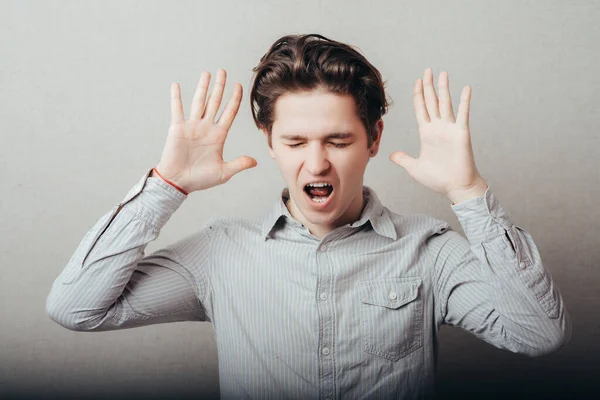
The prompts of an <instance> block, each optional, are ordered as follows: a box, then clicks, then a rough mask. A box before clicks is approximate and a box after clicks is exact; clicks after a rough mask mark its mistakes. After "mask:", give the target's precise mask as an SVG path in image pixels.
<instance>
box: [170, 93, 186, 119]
mask: <svg viewBox="0 0 600 400" xmlns="http://www.w3.org/2000/svg"><path fill="white" fill-rule="evenodd" d="M182 122H185V119H184V116H183V105H181V89H180V88H179V83H171V124H172V125H175V124H179V123H182Z"/></svg>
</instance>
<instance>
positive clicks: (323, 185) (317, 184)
mask: <svg viewBox="0 0 600 400" xmlns="http://www.w3.org/2000/svg"><path fill="white" fill-rule="evenodd" d="M306 186H312V187H325V186H331V185H330V184H329V183H309V184H308V185H306Z"/></svg>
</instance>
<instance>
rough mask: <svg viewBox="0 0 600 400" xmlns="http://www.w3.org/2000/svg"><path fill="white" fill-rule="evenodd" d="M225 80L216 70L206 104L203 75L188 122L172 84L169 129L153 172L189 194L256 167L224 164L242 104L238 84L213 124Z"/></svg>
mask: <svg viewBox="0 0 600 400" xmlns="http://www.w3.org/2000/svg"><path fill="white" fill-rule="evenodd" d="M226 80H227V73H226V72H225V70H223V69H220V70H218V71H217V79H216V82H215V83H214V85H213V89H212V92H211V94H210V96H209V98H208V102H206V94H207V92H208V86H209V83H210V73H209V72H207V71H204V72H202V75H201V76H200V81H199V82H198V87H197V88H196V92H195V94H194V99H193V100H192V106H191V109H190V117H189V119H188V120H185V118H184V115H183V106H182V104H181V90H180V87H179V84H178V83H173V84H171V126H170V127H169V132H168V136H167V142H166V144H165V147H164V149H163V152H162V156H161V159H160V162H159V164H158V165H157V166H156V170H157V171H158V172H159V173H160V174H161V175H162V176H163V177H165V178H166V179H168V180H170V181H172V182H173V183H175V184H176V185H177V186H179V187H180V188H182V189H183V190H185V191H186V192H188V193H191V192H194V191H197V190H204V189H208V188H211V187H213V186H217V185H221V184H223V183H225V182H227V181H229V179H231V177H232V176H233V175H235V174H237V173H238V172H240V171H243V170H245V169H249V168H253V167H255V166H256V165H257V164H258V162H257V161H256V160H255V159H254V158H252V157H248V156H241V157H238V158H236V159H234V160H233V161H230V162H225V161H223V147H224V145H225V138H226V137H227V133H228V132H229V128H231V125H232V124H233V120H234V119H235V116H236V115H237V111H238V109H239V108H240V103H241V101H242V85H240V84H239V83H238V84H236V85H235V88H234V90H233V94H232V96H231V99H230V100H229V102H228V103H227V106H226V107H225V110H224V111H223V113H222V114H221V117H220V118H219V120H218V121H216V122H215V117H216V115H217V111H218V110H219V107H220V105H221V100H222V99H223V91H224V89H225V81H226ZM205 104H206V107H205Z"/></svg>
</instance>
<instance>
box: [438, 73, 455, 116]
mask: <svg viewBox="0 0 600 400" xmlns="http://www.w3.org/2000/svg"><path fill="white" fill-rule="evenodd" d="M438 91H439V92H440V114H441V116H442V118H443V119H446V120H449V121H452V122H454V110H453V109H452V99H451V98H450V81H449V80H448V72H446V71H442V73H441V74H440V76H439V78H438Z"/></svg>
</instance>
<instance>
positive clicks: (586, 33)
mask: <svg viewBox="0 0 600 400" xmlns="http://www.w3.org/2000/svg"><path fill="white" fill-rule="evenodd" d="M599 20H600V4H599V3H598V2H592V1H579V2H569V3H567V2H566V1H502V2H500V1H496V2H492V1H452V2H448V1H405V2H400V1H379V2H374V3H372V4H367V2H365V1H347V0H346V1H327V2H326V1H309V0H304V1H301V2H289V1H287V2H284V1H274V0H271V1H247V2H244V1H177V2H172V1H171V2H167V1H162V2H158V1H146V2H142V1H103V2H91V1H60V2H58V1H44V2H42V1H38V2H33V1H2V2H0V57H1V63H0V132H1V135H2V141H1V146H0V181H1V182H2V185H1V186H0V212H1V217H2V219H1V221H2V222H1V224H0V235H1V242H0V243H1V253H0V265H1V268H2V269H1V272H2V273H1V275H0V296H1V297H0V318H1V321H2V322H1V328H0V397H2V396H9V395H12V396H14V397H17V396H21V397H26V396H30V397H34V396H37V395H40V396H42V395H43V396H44V397H50V396H66V395H68V394H74V393H78V394H79V395H80V396H81V395H86V396H91V395H98V396H99V397H101V396H102V395H111V396H116V395H123V396H125V397H134V396H136V395H140V396H142V395H143V396H146V397H147V398H151V397H152V396H156V397H163V396H167V395H169V394H170V395H173V396H178V395H179V396H182V397H183V396H187V395H190V396H193V395H195V396H196V398H203V397H205V398H208V397H216V396H217V395H218V373H217V354H216V348H215V342H214V338H213V330H212V326H211V325H210V324H209V323H191V322H185V323H176V324H164V325H155V326H150V327H144V328H138V329H130V330H122V331H113V332H103V333H77V332H71V331H68V330H66V329H64V328H62V327H60V326H59V325H57V324H55V323H54V322H52V321H51V320H50V319H49V318H48V317H47V316H46V314H45V300H46V296H47V295H48V292H49V290H50V286H51V284H52V282H53V281H54V279H55V278H56V277H57V275H58V274H59V272H60V271H61V270H62V269H63V268H64V266H65V264H66V262H67V261H68V260H69V258H70V256H71V255H72V253H73V252H74V251H75V248H76V247H77V245H78V243H79V241H80V240H81V239H82V237H83V236H84V234H85V233H86V232H87V231H88V230H89V229H90V228H91V227H92V225H94V223H95V222H96V221H97V220H98V219H99V218H100V217H101V216H102V215H103V214H104V213H106V212H107V211H108V210H109V209H110V208H111V207H112V206H113V205H115V204H117V203H118V202H120V201H121V200H122V198H123V197H124V196H125V194H126V193H127V191H128V190H129V189H130V188H131V187H132V186H133V185H134V184H135V183H136V182H137V181H138V180H139V179H140V177H141V175H142V174H143V173H144V171H145V170H146V169H147V168H149V167H151V166H154V165H156V164H157V163H158V161H159V159H160V155H161V152H162V148H163V145H164V141H165V138H166V133H167V128H168V124H169V119H170V114H169V113H170V108H169V85H170V83H171V82H179V83H180V84H181V87H182V91H183V102H184V108H185V112H186V116H187V113H188V112H189V104H190V101H191V97H192V94H193V90H194V88H195V85H196V83H197V80H198V78H199V76H200V73H201V72H202V70H204V69H206V70H209V71H211V72H212V73H213V74H214V72H215V71H216V69H217V68H219V67H223V68H225V69H226V70H227V72H228V74H229V82H230V84H229V85H228V87H227V89H226V94H225V95H226V98H228V97H229V95H230V93H231V88H232V85H231V83H233V82H240V83H242V85H243V86H244V100H243V105H242V109H241V110H240V113H239V115H238V118H237V120H236V122H235V123H234V125H233V128H232V130H231V132H230V134H229V138H228V141H227V144H226V148H225V158H226V159H227V160H230V159H232V158H234V157H236V156H238V155H242V154H247V155H251V156H253V157H255V158H256V159H257V160H258V162H259V165H258V167H257V168H254V169H252V170H250V171H246V172H244V173H242V174H240V175H238V176H236V177H234V178H233V179H232V180H231V181H230V182H229V183H228V184H226V185H223V186H219V187H215V188H212V189H210V190H208V191H205V192H201V193H194V194H192V195H190V198H189V199H188V200H186V202H185V203H184V204H183V205H182V206H181V208H180V209H179V210H178V211H177V212H176V213H175V214H174V215H173V217H172V218H171V220H170V221H169V222H168V224H167V225H166V226H165V227H164V229H163V230H162V232H161V235H160V237H159V238H158V239H157V240H156V241H154V242H152V243H150V244H149V245H148V247H147V248H146V254H148V253H149V252H152V251H154V250H156V249H158V248H161V247H163V246H166V245H167V244H169V243H171V242H173V241H175V240H178V239H179V238H182V237H184V236H187V235H189V234H192V233H193V232H194V231H196V230H197V229H199V228H200V227H201V226H202V225H203V223H204V222H205V221H206V220H207V219H208V217H210V216H211V215H214V214H221V215H237V216H245V217H253V216H256V215H258V214H260V213H262V212H263V211H264V210H265V209H266V208H267V207H270V206H271V204H272V203H273V201H275V200H276V198H277V196H278V194H279V193H280V190H281V189H282V187H283V179H282V178H281V175H280V174H279V171H278V170H277V167H276V164H275V162H274V161H273V160H272V159H271V158H270V157H269V155H268V152H267V146H266V142H265V140H264V138H263V136H262V134H261V133H260V132H259V131H258V130H257V129H256V127H255V126H254V125H253V122H252V118H251V114H250V107H249V102H248V94H249V90H250V81H251V76H252V72H251V69H252V67H254V66H255V65H256V64H257V63H258V60H259V59H260V57H261V56H262V55H263V54H264V53H265V51H266V50H267V49H268V47H269V46H270V45H271V44H272V43H273V41H275V40H276V39H277V38H278V37H280V36H282V35H283V34H288V33H309V32H317V33H321V34H324V35H326V36H329V37H331V38H333V39H337V40H340V41H344V42H348V43H351V44H354V45H356V46H358V48H359V49H360V50H361V51H362V52H363V53H364V54H365V55H366V56H367V58H369V59H370V60H371V61H372V62H373V63H374V64H375V66H377V67H378V68H379V69H380V71H381V72H382V74H383V76H384V78H385V79H386V81H387V88H388V91H389V95H390V97H391V98H392V99H393V100H394V105H393V107H392V108H391V109H390V112H389V115H387V116H385V117H384V120H385V123H386V126H385V130H384V135H383V139H382V146H381V151H380V153H379V155H378V156H377V157H376V158H375V159H373V160H371V162H370V163H369V167H368V169H367V172H366V176H365V184H367V185H370V186H371V187H373V188H374V189H375V190H376V191H377V193H378V194H379V197H380V198H381V199H382V201H383V203H384V204H385V205H386V206H387V207H388V208H390V209H391V210H393V211H395V212H397V213H401V214H408V213H424V214H429V215H432V216H434V217H437V218H441V219H444V220H446V221H448V222H449V223H450V224H451V225H452V226H453V228H455V229H456V230H458V231H460V232H461V233H462V228H461V227H460V224H459V222H458V220H457V218H456V217H455V215H454V213H453V212H452V210H451V208H450V202H449V201H448V200H447V199H446V198H445V197H443V196H441V195H438V194H436V193H434V192H432V191H430V190H429V189H427V188H425V187H422V186H420V185H419V184H417V183H416V182H415V181H413V180H412V178H411V177H410V176H409V175H408V173H406V171H404V170H403V169H402V168H401V167H399V166H396V165H395V164H393V163H392V162H391V161H389V160H388V158H387V157H388V155H389V154H390V153H391V152H392V151H395V150H403V151H406V152H408V153H409V154H411V155H412V156H414V157H416V156H418V153H419V137H418V133H417V130H416V127H417V125H416V120H415V117H414V111H413V106H412V87H413V84H414V81H415V80H416V79H417V78H419V77H421V76H422V74H423V70H424V69H425V68H426V67H432V68H433V70H434V74H435V76H437V75H438V74H439V72H440V71H442V70H446V71H448V72H449V76H450V88H451V94H452V98H453V99H454V101H455V103H454V106H455V110H456V107H457V106H458V99H459V96H460V90H461V89H462V87H463V86H465V85H467V84H468V85H471V86H472V88H473V95H472V101H471V124H470V125H471V135H472V143H473V149H474V152H475V159H476V163H477V167H478V169H479V171H480V172H481V174H482V175H483V177H484V178H485V180H486V181H487V183H488V184H489V185H490V186H491V187H492V188H493V190H494V192H495V194H496V195H497V197H498V198H499V199H500V201H501V204H502V205H503V206H504V207H505V209H506V210H507V211H508V213H509V215H510V216H511V217H512V219H513V221H514V222H515V223H516V224H518V225H519V226H521V227H523V228H524V229H526V230H527V231H528V232H529V233H531V235H532V236H533V238H534V240H535V242H536V244H537V246H538V248H539V250H540V253H541V254H542V257H543V260H544V265H545V266H546V268H547V269H548V270H550V271H551V273H552V275H553V277H554V279H555V280H556V282H557V283H558V286H559V288H560V289H561V291H562V293H563V295H564V298H565V300H566V302H567V306H568V309H569V311H570V313H571V315H572V317H573V337H572V340H571V342H570V343H569V344H568V346H567V347H566V348H564V349H562V350H561V351H559V352H557V353H555V354H552V355H549V356H545V357H541V358H528V357H525V356H521V355H515V354H512V353H509V352H504V351H500V350H497V349H495V348H493V347H492V346H491V345H488V344H486V343H484V342H481V341H479V340H477V339H476V338H475V337H474V336H471V335H470V334H468V333H466V332H464V331H460V330H458V329H454V328H450V327H444V328H443V330H442V340H441V342H440V368H439V382H438V390H439V392H440V395H441V396H442V397H444V398H451V397H454V396H461V397H468V396H472V397H473V398H484V397H498V398H501V397H504V396H506V395H508V394H512V395H515V396H517V397H519V398H536V397H538V396H539V397H545V398H560V397H565V398H567V397H568V398H577V397H580V396H583V395H584V393H586V391H587V390H591V389H592V378H594V377H596V378H597V377H598V376H599V375H600V368H599V367H598V361H600V343H599V340H598V339H599V338H600V322H599V315H600V313H599V312H598V306H599V305H600V285H599V283H600V279H599V278H600V272H599V270H598V260H599V258H600V250H599V248H600V246H599V240H598V232H599V230H600V229H599V228H600V211H599V208H598V207H597V205H596V204H597V201H598V196H599V195H600V192H599V189H598V188H599V185H598V183H599V182H598V176H599V173H598V172H599V171H598V170H599V168H598V165H599V164H598V155H599V150H598V149H599V146H600V142H599V140H598V129H599V128H598V127H599V126H600V117H599V114H598V112H597V111H596V110H597V109H598V103H599V96H598V94H599V93H600V91H599V88H600V87H599V86H600V85H599V83H600V78H599V71H598V68H597V63H598V61H599V59H598V49H599V46H598V43H599V41H600V29H599V24H598V21H599ZM241 199H243V202H242V203H241V202H240V201H241Z"/></svg>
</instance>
